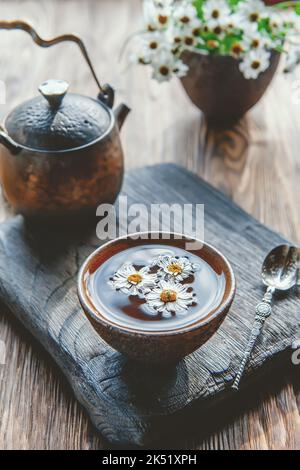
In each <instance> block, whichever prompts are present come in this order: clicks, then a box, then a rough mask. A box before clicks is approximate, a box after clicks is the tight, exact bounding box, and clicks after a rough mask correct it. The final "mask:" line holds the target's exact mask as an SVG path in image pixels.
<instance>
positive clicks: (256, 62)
mask: <svg viewBox="0 0 300 470" xmlns="http://www.w3.org/2000/svg"><path fill="white" fill-rule="evenodd" d="M259 66H260V62H259V61H258V60H254V61H253V62H252V64H251V67H252V68H253V69H254V70H257V69H258V68H259Z"/></svg>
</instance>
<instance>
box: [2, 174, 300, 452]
mask: <svg viewBox="0 0 300 470" xmlns="http://www.w3.org/2000/svg"><path fill="white" fill-rule="evenodd" d="M179 190H180V191H179ZM123 194H126V195H127V196H128V202H129V203H133V202H139V203H144V204H146V205H149V204H150V203H162V202H164V203H169V204H170V203H179V204H184V203H194V204H195V203H203V204H205V239H206V241H208V242H209V243H212V244H214V245H215V246H216V247H217V248H219V249H220V250H222V251H223V252H224V254H225V255H226V256H227V257H228V258H229V260H230V261H231V263H232V265H233V268H234V270H235V273H236V277H237V284H238V290H237V296H236V299H235V301H234V304H233V307H232V309H231V311H230V313H229V315H228V317H227V318H226V320H225V322H224V324H223V325H222V327H221V328H220V330H219V331H218V333H217V334H216V335H215V336H214V337H213V338H212V339H211V340H210V341H209V342H208V343H206V345H205V346H203V347H202V348H201V349H200V350H198V351H196V352H195V353H194V354H192V355H191V356H189V357H187V358H186V359H185V360H184V361H182V362H181V363H180V364H178V365H177V367H175V368H169V369H168V370H162V371H156V372H154V371H151V370H145V368H143V367H138V366H137V365H134V364H132V363H131V362H130V361H128V360H127V359H126V358H124V357H122V356H121V355H120V354H119V353H117V352H115V351H113V350H112V349H111V348H109V347H108V346H107V345H106V344H105V343H104V342H102V341H101V340H100V339H99V337H98V336H97V335H96V333H95V332H94V330H93V329H92V327H91V326H90V324H89V323H88V321H87V320H86V319H85V317H84V315H83V314H82V312H81V308H80V306H79V303H78V300H77V295H76V278H77V272H78V268H79V266H80V264H81V263H82V262H83V260H84V259H85V257H86V256H87V255H88V254H89V253H90V252H91V251H92V250H93V249H94V248H96V246H98V245H99V240H97V239H96V238H95V236H94V233H95V227H93V228H92V229H91V230H90V231H89V232H90V233H84V231H82V233H78V231H74V230H70V233H69V234H66V233H65V232H64V231H62V227H57V228H56V230H54V229H53V228H52V229H50V228H49V227H48V228H47V227H45V226H43V227H40V226H39V227H32V226H28V224H27V225H26V224H25V223H24V221H23V219H22V218H21V217H14V218H13V219H11V220H9V221H7V222H5V223H3V224H2V225H1V226H0V243H1V247H0V297H1V299H2V300H3V301H4V302H5V303H6V304H7V306H8V307H9V309H10V310H11V311H12V312H14V313H15V314H16V316H17V317H18V318H19V319H20V320H21V321H22V323H23V324H24V325H25V326H26V328H28V329H29V330H30V331H31V332H32V333H33V334H34V335H35V336H36V337H37V338H38V340H39V341H40V342H41V343H42V344H43V346H44V347H45V348H46V349H47V350H48V351H49V352H50V354H51V355H52V357H53V358H54V359H55V361H56V362H57V363H58V365H59V366H60V368H61V369H62V370H63V372H64V373H65V375H66V376H67V378H68V380H69V381H70V384H71V386H72V388H73V390H74V392H75V394H76V396H77V398H78V399H79V401H80V402H81V403H82V404H83V405H84V407H85V408H86V410H87V412H88V413H89V415H90V417H91V419H92V421H93V422H94V424H95V426H96V428H97V429H98V430H99V431H100V432H101V433H102V434H103V435H104V436H105V437H106V438H107V439H108V440H110V441H111V442H114V443H118V444H120V443H122V444H129V443H132V444H139V445H141V444H147V443H149V442H150V441H151V440H153V438H157V437H158V436H159V434H160V433H165V432H168V431H169V430H171V429H170V426H171V427H172V429H174V426H175V424H176V422H177V421H176V420H177V417H178V419H180V422H182V420H183V416H184V413H183V411H184V410H186V409H188V410H189V411H190V410H193V413H192V414H191V413H190V412H189V413H188V415H187V416H188V418H189V419H192V418H191V417H192V415H194V416H196V419H197V420H199V419H200V416H201V415H200V413H201V412H202V411H204V410H205V409H206V407H207V405H208V404H212V403H213V402H217V401H219V399H221V398H225V397H226V396H229V395H231V394H232V392H231V390H230V383H231V381H232V379H233V377H234V374H235V371H236V369H237V366H238V364H239V361H240V359H241V356H242V352H243V350H244V348H245V345H246V342H247V338H248V335H249V332H250V328H251V326H252V321H253V318H254V307H255V304H256V303H257V302H258V301H259V300H260V298H261V296H262V293H263V287H262V286H261V283H260V266H261V263H262V261H263V258H264V256H265V254H266V253H267V252H268V251H269V249H270V248H272V247H273V246H274V245H276V244H279V243H281V242H282V241H283V239H282V238H281V237H280V236H279V235H277V234H275V233H274V232H272V231H270V230H269V229H267V228H266V227H264V226H262V225H261V224H259V223H258V222H257V221H256V220H255V219H253V218H251V217H250V216H249V215H247V214H246V213H245V212H243V211H242V210H241V209H240V208H238V207H237V206H235V205H234V204H232V203H231V202H230V201H229V199H227V198H226V197H225V196H223V195H222V194H221V193H219V192H218V191H216V190H215V189H213V188H212V187H211V186H209V185H207V184H206V183H205V182H203V181H202V180H200V179H199V178H197V177H196V176H194V175H192V174H191V173H188V172H187V171H186V170H184V169H183V168H180V167H177V166H174V165H159V166H154V167H149V168H144V169H139V170H135V171H132V172H130V173H128V174H127V177H126V179H125V184H124V189H123ZM175 229H176V226H175ZM299 330H300V315H299V297H298V295H297V292H296V291H294V292H291V294H290V295H289V297H288V298H287V297H286V296H278V297H277V299H276V304H275V306H274V314H273V316H272V317H271V318H270V319H269V321H268V323H267V325H266V327H265V330H264V334H263V337H262V338H261V340H260V341H259V342H258V344H257V346H256V348H255V352H254V355H253V358H252V360H251V363H250V365H249V367H248V369H247V374H246V375H247V376H251V375H252V373H253V372H255V371H258V370H259V369H260V368H261V366H262V365H263V364H265V363H268V362H269V361H270V360H271V359H274V358H275V357H277V356H279V355H280V354H281V353H284V352H286V351H288V350H289V349H290V348H291V345H292V342H293V340H294V339H295V338H297V337H299ZM244 385H247V378H246V379H245V381H244ZM196 411H197V412H196Z"/></svg>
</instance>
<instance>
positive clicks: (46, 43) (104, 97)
mask: <svg viewBox="0 0 300 470" xmlns="http://www.w3.org/2000/svg"><path fill="white" fill-rule="evenodd" d="M0 29H21V30H23V31H26V32H27V33H29V34H30V36H31V37H32V39H33V41H34V42H35V43H36V44H38V45H39V46H41V47H50V46H53V45H55V44H58V43H60V42H65V41H69V42H70V41H71V42H75V43H76V44H77V45H78V47H79V49H80V50H81V53H82V55H83V57H84V59H85V61H86V63H87V65H88V67H89V69H90V71H91V73H92V75H93V77H94V79H95V82H96V83H97V86H98V88H99V95H98V98H99V99H100V100H101V101H102V102H103V103H105V104H106V105H107V106H109V107H110V108H112V106H113V103H114V90H113V88H112V87H111V86H110V85H108V84H105V85H101V84H100V82H99V80H98V77H97V75H96V72H95V69H94V67H93V64H92V62H91V59H90V57H89V55H88V52H87V49H86V47H85V45H84V43H83V41H82V39H80V37H79V36H77V35H75V34H63V35H61V36H57V37H55V38H53V39H43V38H41V36H39V34H38V33H37V32H36V31H35V29H34V28H33V27H32V26H31V25H30V24H29V23H26V22H25V21H22V20H13V21H0Z"/></svg>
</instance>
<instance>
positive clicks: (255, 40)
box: [241, 25, 272, 50]
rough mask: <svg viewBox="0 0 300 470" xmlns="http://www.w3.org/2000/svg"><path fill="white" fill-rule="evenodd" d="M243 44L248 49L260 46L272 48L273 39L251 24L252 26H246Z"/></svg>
mask: <svg viewBox="0 0 300 470" xmlns="http://www.w3.org/2000/svg"><path fill="white" fill-rule="evenodd" d="M241 44H242V46H243V48H244V49H246V50H247V49H260V48H266V49H270V48H271V46H272V41H271V39H270V37H269V36H267V35H266V34H264V33H263V32H261V31H258V29H257V27H255V28H253V27H252V25H251V26H250V27H247V28H245V30H244V35H243V39H242V41H241Z"/></svg>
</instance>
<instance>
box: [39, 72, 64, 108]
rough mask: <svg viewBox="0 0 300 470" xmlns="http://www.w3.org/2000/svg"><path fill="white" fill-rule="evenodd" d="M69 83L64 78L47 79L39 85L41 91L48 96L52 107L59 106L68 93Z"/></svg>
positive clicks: (47, 98)
mask: <svg viewBox="0 0 300 470" xmlns="http://www.w3.org/2000/svg"><path fill="white" fill-rule="evenodd" d="M68 88H69V84H68V83H67V82H65V81H64V80H53V79H51V80H47V81H46V82H43V83H42V84H41V85H40V86H39V92H40V93H41V94H42V95H43V96H44V98H46V100H47V101H48V103H49V104H50V106H51V107H52V108H59V106H60V105H61V102H62V100H63V98H64V96H65V94H66V93H67V91H68Z"/></svg>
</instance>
